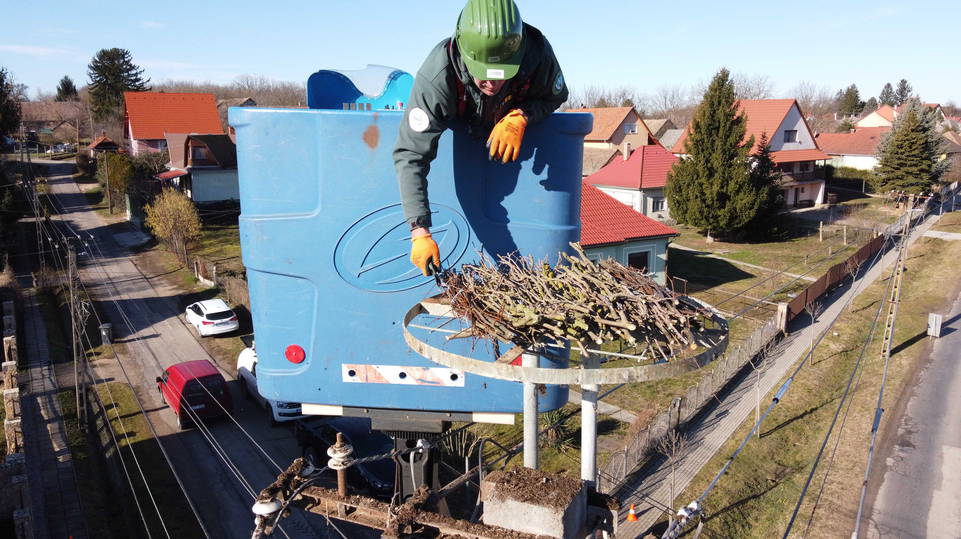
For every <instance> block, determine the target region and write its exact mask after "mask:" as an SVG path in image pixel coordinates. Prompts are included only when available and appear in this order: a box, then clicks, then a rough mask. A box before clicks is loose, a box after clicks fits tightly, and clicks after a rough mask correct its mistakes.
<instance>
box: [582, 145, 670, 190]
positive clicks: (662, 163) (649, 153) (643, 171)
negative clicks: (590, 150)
mask: <svg viewBox="0 0 961 539" xmlns="http://www.w3.org/2000/svg"><path fill="white" fill-rule="evenodd" d="M677 162H678V158H677V157H675V156H674V154H672V153H671V152H669V151H667V150H665V149H664V148H662V147H661V146H659V145H650V146H641V147H639V148H637V149H635V150H634V151H633V152H631V157H630V158H628V159H626V160H625V159H623V158H621V157H615V158H614V159H613V160H612V161H611V162H610V163H608V164H607V166H605V167H603V168H601V169H600V170H598V171H597V172H595V173H594V174H591V175H590V176H588V177H587V178H586V181H587V182H588V183H591V184H593V185H610V186H612V187H626V188H628V189H651V188H655V187H664V186H665V185H667V175H668V173H669V172H670V171H671V167H673V166H674V163H677Z"/></svg>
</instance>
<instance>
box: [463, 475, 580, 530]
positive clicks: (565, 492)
mask: <svg viewBox="0 0 961 539" xmlns="http://www.w3.org/2000/svg"><path fill="white" fill-rule="evenodd" d="M515 470H525V472H524V473H527V474H532V473H533V474H537V475H538V476H539V477H540V478H539V479H534V480H533V481H531V480H530V479H527V482H528V483H529V484H534V485H537V486H538V487H541V486H543V488H542V489H541V490H540V493H539V495H538V496H537V499H536V500H530V499H518V497H519V496H517V495H516V492H514V489H513V488H509V487H508V486H507V484H506V482H505V480H506V479H507V476H508V475H509V474H511V473H512V472H514V471H515ZM560 482H564V483H565V484H564V485H563V488H559V489H556V490H555V489H554V488H553V487H554V486H555V485H558V483H560ZM570 482H574V483H576V484H577V485H576V487H575V488H574V489H572V488H571V485H569V484H566V483H570ZM578 487H579V488H578ZM565 497H566V498H567V499H566V500H565V499H564V498H565ZM481 499H482V500H483V502H484V516H483V522H484V524H487V525H489V526H499V527H501V528H507V529H509V530H514V531H519V532H524V533H533V534H538V535H545V536H548V537H557V538H570V537H577V536H578V534H579V533H583V530H584V526H585V523H586V520H587V488H586V484H585V483H584V482H583V481H580V480H578V479H573V478H570V477H562V476H558V475H554V474H548V473H545V472H541V471H538V470H531V469H529V468H519V469H514V470H510V471H508V472H494V473H492V474H490V475H488V476H487V477H486V478H485V479H484V481H482V482H481Z"/></svg>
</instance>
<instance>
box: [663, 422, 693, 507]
mask: <svg viewBox="0 0 961 539" xmlns="http://www.w3.org/2000/svg"><path fill="white" fill-rule="evenodd" d="M687 442H688V440H687V437H686V436H684V434H683V433H681V432H680V431H678V430H676V429H672V430H670V431H668V433H667V434H665V435H664V436H663V437H662V438H661V439H659V440H658V441H657V446H656V448H657V452H658V453H660V454H662V455H664V457H665V458H666V459H667V463H668V465H669V466H670V467H671V499H670V500H668V502H667V506H668V507H674V498H675V472H676V470H677V463H678V462H679V461H680V460H681V456H682V455H683V454H684V452H685V451H686V450H687Z"/></svg>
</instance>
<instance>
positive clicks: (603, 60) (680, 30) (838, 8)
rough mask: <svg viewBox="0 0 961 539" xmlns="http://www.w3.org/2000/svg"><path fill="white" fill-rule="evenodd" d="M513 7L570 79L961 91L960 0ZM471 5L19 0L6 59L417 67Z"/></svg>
mask: <svg viewBox="0 0 961 539" xmlns="http://www.w3.org/2000/svg"><path fill="white" fill-rule="evenodd" d="M517 4H518V7H519V9H520V11H521V15H522V17H523V18H524V20H525V22H528V23H530V24H533V25H534V26H536V27H538V28H539V29H541V30H542V31H543V32H544V33H545V35H546V36H547V37H548V39H549V40H550V42H551V45H552V46H553V48H554V51H555V53H556V55H557V57H558V60H559V62H560V64H561V67H562V69H563V70H564V76H565V79H566V80H567V82H568V84H569V86H570V87H571V88H572V89H573V90H574V91H575V92H582V91H584V90H586V89H588V88H589V87H598V88H604V89H611V90H614V89H620V88H627V89H630V90H633V91H635V92H637V93H639V94H641V95H653V94H657V93H658V92H659V91H667V90H671V91H680V92H681V93H684V94H690V93H691V90H692V89H693V88H698V87H702V86H703V85H704V84H706V82H707V81H709V80H710V79H711V77H713V76H714V74H715V73H717V71H718V70H719V69H720V68H721V67H726V68H728V69H729V70H730V71H731V72H732V73H734V74H742V75H743V76H746V77H749V78H757V79H766V80H767V81H768V82H769V83H771V86H772V92H771V96H772V97H774V98H792V97H797V96H795V95H790V94H791V92H792V90H793V89H794V88H795V87H796V86H797V85H798V84H800V83H808V84H812V85H814V86H815V87H816V88H818V89H820V90H823V91H827V92H830V94H831V95H832V96H833V95H834V94H835V93H836V92H837V91H838V90H841V89H843V88H845V87H847V86H849V85H850V84H856V85H857V87H858V89H859V91H860V92H861V96H862V99H863V100H865V101H867V100H868V99H869V98H870V97H876V96H877V95H878V94H879V93H880V91H881V88H882V87H883V86H884V84H885V83H886V82H890V83H891V84H892V85H895V86H896V85H897V82H898V81H899V80H900V79H902V78H904V79H907V80H908V82H909V83H910V84H911V85H912V87H913V90H914V92H915V93H917V94H918V95H919V96H920V97H921V98H922V99H923V100H924V101H926V102H932V103H940V104H942V105H945V104H949V103H952V102H953V103H955V104H959V103H961V69H958V67H957V64H958V61H957V54H956V53H955V52H953V51H956V50H957V44H956V42H955V41H956V38H955V37H954V36H953V35H952V32H949V31H946V30H945V31H939V30H937V29H934V30H932V28H931V23H930V22H929V21H930V20H932V17H935V18H936V19H937V20H943V21H952V20H955V21H956V20H959V19H961V4H959V3H957V2H949V1H947V0H927V1H922V2H920V3H919V4H917V5H911V6H906V5H903V4H900V3H895V2H888V3H881V4H878V3H873V2H870V3H869V2H827V1H821V0H814V1H812V2H808V3H807V4H805V13H799V12H798V11H797V10H796V9H795V8H794V7H792V6H789V5H782V4H772V5H766V6H764V8H763V9H760V10H759V9H758V8H757V7H756V6H743V5H737V6H724V7H723V8H720V7H719V6H718V5H717V4H714V3H709V2H703V1H695V2H692V3H691V4H689V5H686V6H685V9H684V10H683V12H681V11H679V10H677V9H675V8H674V7H672V6H668V5H663V4H653V5H644V4H640V3H637V4H634V5H627V4H624V3H622V4H617V5H606V4H600V5H593V6H590V7H591V9H583V8H577V9H574V8H569V7H567V6H563V5H561V6H560V8H559V7H558V3H557V2H548V1H546V0H527V1H524V0H518V1H517ZM462 5H463V4H462V2H450V1H446V2H443V1H440V0H423V1H422V2H420V4H419V6H418V7H419V9H417V10H416V12H415V11H413V10H388V9H384V7H383V4H381V3H378V2H373V1H372V0H355V1H352V2H350V3H347V2H343V1H332V2H326V3H323V4H310V5H305V4H302V3H298V2H291V1H289V0H286V1H285V0H280V1H278V2H274V3H273V4H272V5H271V8H272V9H273V10H274V12H275V13H274V14H273V15H276V16H272V17H257V16H256V14H254V15H251V14H248V13H256V9H258V8H260V7H261V5H260V4H254V3H253V2H247V1H243V0H241V1H238V2H235V3H234V4H231V6H230V7H231V9H229V10H225V9H223V7H222V6H220V5H218V4H216V3H209V4H208V3H202V4H196V3H188V2H184V1H183V0H175V1H173V2H171V3H170V5H167V6H165V7H164V9H163V10H158V9H157V8H156V7H152V6H148V5H139V4H135V5H129V6H126V5H125V6H123V8H122V9H118V10H113V11H111V12H110V13H105V12H102V11H99V10H96V9H90V8H89V6H84V5H78V4H63V5H57V6H47V7H45V8H44V9H43V10H40V9H29V10H27V9H21V10H15V11H10V12H8V13H7V14H6V17H7V21H8V22H7V24H6V25H5V26H6V27H7V28H6V30H7V32H6V34H5V35H4V36H3V37H2V38H0V66H2V67H5V68H6V69H7V70H8V71H9V72H10V73H11V75H12V76H13V78H14V79H15V81H16V82H18V83H23V84H25V85H27V87H28V88H27V96H28V97H29V98H30V99H31V100H34V99H35V98H36V96H37V92H38V91H40V92H43V93H46V94H55V92H56V87H57V84H58V83H59V81H60V79H61V78H62V77H63V76H64V75H67V76H69V77H70V78H71V79H72V80H73V81H74V84H76V86H77V88H78V89H79V88H82V87H83V86H85V85H86V84H88V82H89V80H88V78H87V64H89V62H90V60H91V59H92V58H93V56H94V54H96V52H97V51H98V50H100V49H105V48H112V47H118V48H123V49H127V50H129V51H130V52H131V55H132V57H133V62H134V63H135V64H136V65H138V66H140V67H142V68H144V75H145V76H146V77H149V78H150V79H151V83H152V84H164V83H171V82H191V83H197V84H204V83H213V84H220V85H223V84H229V83H231V82H232V81H234V80H235V79H236V78H237V77H239V76H243V75H253V76H259V77H265V78H268V79H270V80H272V81H276V82H292V83H296V84H304V83H305V82H306V80H307V77H308V76H309V75H310V74H311V73H313V72H315V71H317V70H320V69H360V68H363V67H364V66H366V65H367V64H380V65H388V66H391V67H396V68H398V69H402V70H404V71H407V72H410V73H416V71H417V68H418V67H419V66H420V63H421V62H422V61H423V59H424V57H425V56H426V55H427V52H428V51H429V50H430V49H431V48H432V47H433V46H434V45H435V44H437V42H439V41H440V40H441V39H444V38H445V37H447V36H449V35H450V34H451V33H452V31H453V27H454V24H455V21H456V19H457V15H458V13H459V11H460V9H461V7H462ZM248 8H249V9H248ZM185 14H189V15H185ZM813 14H818V16H817V17H816V18H813V19H810V20H805V19H804V18H802V17H808V18H810V17H812V15H813ZM682 15H683V17H682ZM894 36H896V39H894Z"/></svg>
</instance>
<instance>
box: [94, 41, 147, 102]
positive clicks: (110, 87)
mask: <svg viewBox="0 0 961 539" xmlns="http://www.w3.org/2000/svg"><path fill="white" fill-rule="evenodd" d="M87 76H89V77H90V104H91V106H92V108H93V113H94V116H95V117H96V118H97V119H98V120H103V119H106V118H108V117H110V116H112V115H116V114H118V113H119V112H120V111H121V110H122V109H123V93H124V92H146V91H149V90H150V87H149V86H147V83H148V82H150V79H144V77H143V69H142V68H140V67H137V65H136V64H134V63H133V61H132V59H131V56H130V51H128V50H126V49H117V48H114V49H100V51H98V52H97V54H96V56H94V57H93V60H92V61H91V62H90V65H88V66H87Z"/></svg>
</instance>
